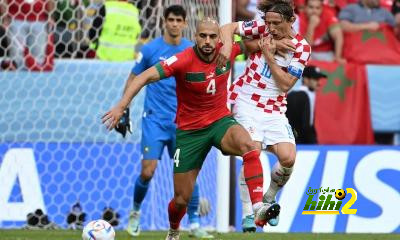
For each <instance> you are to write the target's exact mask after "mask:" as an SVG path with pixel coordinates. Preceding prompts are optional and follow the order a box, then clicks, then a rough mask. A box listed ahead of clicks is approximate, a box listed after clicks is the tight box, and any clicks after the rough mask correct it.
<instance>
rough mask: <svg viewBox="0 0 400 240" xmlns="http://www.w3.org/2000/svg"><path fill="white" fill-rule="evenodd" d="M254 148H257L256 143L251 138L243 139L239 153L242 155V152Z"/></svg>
mask: <svg viewBox="0 0 400 240" xmlns="http://www.w3.org/2000/svg"><path fill="white" fill-rule="evenodd" d="M255 149H257V144H256V143H255V142H254V141H251V140H249V141H245V142H244V143H243V144H241V146H240V152H241V155H243V154H245V153H247V152H250V151H253V150H255Z"/></svg>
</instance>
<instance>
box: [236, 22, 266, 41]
mask: <svg viewBox="0 0 400 240" xmlns="http://www.w3.org/2000/svg"><path fill="white" fill-rule="evenodd" d="M238 24H239V34H240V36H243V37H247V38H250V39H257V38H260V37H261V36H267V35H268V31H267V25H265V22H264V21H263V20H251V21H240V22H238Z"/></svg>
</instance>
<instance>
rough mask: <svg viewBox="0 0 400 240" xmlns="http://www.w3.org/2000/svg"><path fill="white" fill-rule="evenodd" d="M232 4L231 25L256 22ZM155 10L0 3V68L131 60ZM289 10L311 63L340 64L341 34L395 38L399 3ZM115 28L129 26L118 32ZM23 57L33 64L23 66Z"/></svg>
mask: <svg viewBox="0 0 400 240" xmlns="http://www.w3.org/2000/svg"><path fill="white" fill-rule="evenodd" d="M116 2H117V4H115V3H116ZM118 2H119V3H118ZM193 2H194V1H193ZM203 2H205V3H203V4H207V1H203ZM233 3H234V6H235V5H236V11H235V15H236V16H235V19H236V20H249V19H252V18H254V17H257V14H258V13H257V10H256V5H257V0H236V1H234V2H233ZM157 4H158V1H154V0H153V1H150V0H134V1H127V0H120V1H108V0H107V1H105V0H59V1H55V0H35V1H24V0H3V1H1V2H0V13H1V25H0V40H1V41H0V42H1V48H0V57H1V58H2V68H3V69H8V70H14V69H28V70H35V67H34V66H33V65H35V64H36V65H40V64H45V62H46V61H47V59H48V58H53V57H55V58H98V59H101V60H110V61H118V60H133V59H134V58H135V54H134V53H135V52H137V50H138V48H140V46H141V45H142V44H143V43H144V42H146V41H147V40H148V39H151V38H153V37H154V36H152V35H150V33H151V32H153V31H152V30H153V29H154V28H156V25H157V14H156V11H155V9H156V8H157V7H156V6H157ZM193 4H194V3H193ZM294 4H295V9H296V13H297V18H298V20H297V22H296V24H295V26H294V27H295V28H296V31H298V32H299V33H300V34H302V35H303V36H305V38H306V39H307V41H308V42H309V43H310V44H311V45H312V48H313V54H312V59H314V60H324V61H337V62H339V63H344V62H345V61H346V59H345V57H344V56H343V46H344V37H343V34H344V33H346V32H354V31H360V30H370V31H378V30H379V29H380V28H381V27H383V26H384V25H388V26H390V28H392V29H393V30H394V34H396V36H397V38H400V30H399V29H400V1H399V0H360V1H357V0H347V1H346V0H340V1H329V0H295V1H294ZM107 9H108V10H109V11H108V12H109V13H108V14H107ZM118 9H120V10H121V9H123V10H125V9H126V10H127V12H124V11H120V12H118ZM139 11H140V13H139ZM127 13H128V15H130V16H128V15H127ZM258 17H262V16H258ZM118 22H127V23H129V24H125V25H124V26H122V25H118V24H117V23H118ZM117 28H121V29H119V30H118V31H119V33H120V34H115V31H117V30H116V29H117ZM142 28H143V29H142ZM110 33H112V34H113V36H114V37H113V38H111V37H110V36H112V35H110ZM128 33H129V34H128ZM116 35H118V36H120V37H119V38H116V37H115V36H116ZM99 43H103V44H99ZM105 45H107V46H105ZM121 46H122V47H124V48H125V50H126V49H130V51H125V50H124V52H125V56H122V55H124V54H122V55H121V53H120V52H119V53H118V51H115V49H116V48H121ZM135 46H136V47H135ZM135 50H136V51H135ZM112 51H114V52H112ZM53 52H54V53H53ZM105 52H108V54H105ZM53 54H54V56H53ZM29 55H31V56H32V57H33V58H32V59H33V60H34V61H33V62H34V63H29V61H28V60H27V58H28V57H27V56H29ZM49 55H51V56H49ZM46 57H47V59H46ZM36 70H45V69H42V68H36Z"/></svg>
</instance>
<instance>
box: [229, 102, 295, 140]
mask: <svg viewBox="0 0 400 240" xmlns="http://www.w3.org/2000/svg"><path fill="white" fill-rule="evenodd" d="M254 108H255V107H254V106H251V105H249V104H246V103H240V102H236V104H235V105H234V106H233V108H232V113H233V116H234V118H235V119H236V121H238V122H239V123H240V124H241V125H242V126H243V127H244V128H245V129H246V130H247V131H248V132H249V134H250V136H251V138H252V139H253V140H254V141H258V142H262V143H263V148H265V147H266V146H269V145H274V144H277V143H282V142H289V143H293V144H296V141H295V138H294V135H293V131H292V127H291V126H290V124H289V121H288V119H287V118H286V116H285V114H279V113H272V114H271V113H265V112H263V111H260V110H257V109H254Z"/></svg>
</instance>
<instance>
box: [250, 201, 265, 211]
mask: <svg viewBox="0 0 400 240" xmlns="http://www.w3.org/2000/svg"><path fill="white" fill-rule="evenodd" d="M262 206H263V203H262V202H258V203H254V204H253V206H252V207H253V211H254V212H257V211H258V209H260V208H261V207H262Z"/></svg>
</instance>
